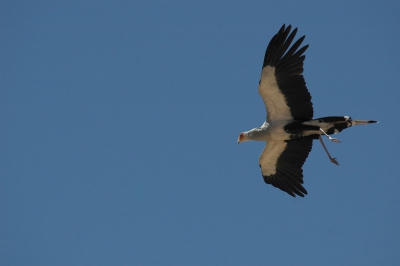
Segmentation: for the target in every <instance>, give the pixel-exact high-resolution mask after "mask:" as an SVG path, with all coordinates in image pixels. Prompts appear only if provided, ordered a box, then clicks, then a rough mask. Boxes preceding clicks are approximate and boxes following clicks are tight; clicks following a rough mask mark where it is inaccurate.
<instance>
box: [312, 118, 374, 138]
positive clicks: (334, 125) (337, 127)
mask: <svg viewBox="0 0 400 266" xmlns="http://www.w3.org/2000/svg"><path fill="white" fill-rule="evenodd" d="M311 123H312V124H316V125H317V126H320V127H321V128H322V129H323V130H324V131H325V132H326V133H327V134H336V133H339V132H341V131H342V130H344V129H346V128H349V127H351V126H354V125H367V124H372V123H378V121H375V120H353V119H351V117H349V116H327V117H321V118H318V119H314V120H312V121H311ZM311 123H310V124H311Z"/></svg>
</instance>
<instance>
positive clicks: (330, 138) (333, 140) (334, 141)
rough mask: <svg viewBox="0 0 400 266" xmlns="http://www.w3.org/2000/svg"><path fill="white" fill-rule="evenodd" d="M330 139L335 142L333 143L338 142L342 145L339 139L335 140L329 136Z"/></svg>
mask: <svg viewBox="0 0 400 266" xmlns="http://www.w3.org/2000/svg"><path fill="white" fill-rule="evenodd" d="M329 139H330V140H331V141H333V142H336V143H341V141H340V140H338V139H335V138H332V137H331V136H329Z"/></svg>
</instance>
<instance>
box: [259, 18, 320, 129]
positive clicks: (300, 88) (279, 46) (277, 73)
mask: <svg viewBox="0 0 400 266" xmlns="http://www.w3.org/2000/svg"><path fill="white" fill-rule="evenodd" d="M290 30H291V26H290V25H289V26H288V27H285V25H283V26H282V28H281V29H280V30H279V32H278V33H277V34H276V35H275V36H274V37H273V38H272V39H271V41H270V43H269V44H268V47H267V50H266V52H265V57H264V63H263V67H262V72H261V80H260V84H259V86H258V92H259V94H260V96H261V98H262V99H263V101H264V104H265V107H266V109H267V121H268V122H274V121H281V120H292V119H296V120H303V121H305V120H310V119H312V117H313V106H312V103H311V95H310V93H309V92H308V90H307V87H306V83H305V81H304V78H303V75H302V73H303V62H304V59H305V55H303V53H304V52H305V51H306V50H307V48H308V45H305V46H303V47H302V48H300V49H299V50H297V49H298V48H299V47H300V45H301V43H302V42H303V40H304V38H305V36H303V37H301V38H300V39H298V40H297V41H296V42H295V43H294V44H293V45H292V47H290V49H289V46H290V44H291V43H292V41H293V39H294V37H295V36H296V33H297V28H295V29H294V30H293V31H292V33H290ZM289 33H290V35H289Z"/></svg>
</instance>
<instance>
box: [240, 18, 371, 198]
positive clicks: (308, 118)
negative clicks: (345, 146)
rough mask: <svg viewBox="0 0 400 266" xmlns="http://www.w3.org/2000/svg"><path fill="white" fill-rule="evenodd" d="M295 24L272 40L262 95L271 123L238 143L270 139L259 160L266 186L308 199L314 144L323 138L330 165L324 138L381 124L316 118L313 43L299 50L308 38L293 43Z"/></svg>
mask: <svg viewBox="0 0 400 266" xmlns="http://www.w3.org/2000/svg"><path fill="white" fill-rule="evenodd" d="M291 28H292V27H291V25H289V26H287V27H286V26H285V24H284V25H283V26H282V27H281V28H280V30H279V32H278V33H277V34H276V35H275V36H274V37H273V38H272V39H271V41H270V42H269V44H268V47H267V50H266V52H265V57H264V62H263V66H262V72H261V79H260V82H259V85H258V93H259V94H260V96H261V98H262V100H263V101H264V104H265V107H266V109H267V118H266V121H265V122H264V123H263V124H262V126H261V127H257V128H253V129H251V130H249V131H245V132H242V133H240V135H239V138H238V140H237V142H238V144H239V143H241V142H244V141H248V140H258V141H266V145H265V147H264V150H263V152H262V153H261V155H260V158H259V165H260V168H261V174H262V176H263V178H264V181H265V183H267V184H271V185H273V186H274V187H276V188H279V189H281V190H282V191H285V192H286V193H288V194H289V195H291V196H293V197H295V196H296V195H298V196H301V197H304V195H306V194H307V190H306V189H305V188H304V187H303V185H302V184H303V170H302V166H303V164H304V162H305V161H306V159H307V156H308V154H309V153H310V151H311V148H312V144H313V140H314V139H319V140H320V141H321V144H322V146H323V148H324V150H325V151H326V153H327V155H328V157H329V159H330V161H331V162H332V163H334V164H337V165H338V162H337V160H336V158H332V157H331V155H330V154H329V152H328V150H327V149H326V146H325V144H324V142H323V140H322V138H321V135H325V136H327V137H328V138H329V139H330V140H331V141H333V142H340V141H339V140H338V139H336V138H332V137H331V136H330V134H336V133H339V132H341V131H342V130H344V129H346V128H348V127H351V126H354V125H366V124H371V123H377V121H374V120H353V119H351V118H350V117H349V116H328V117H321V118H316V119H313V114H314V110H313V104H312V102H311V95H310V93H309V91H308V89H307V87H306V82H305V81H304V77H303V75H302V73H303V62H304V59H305V55H304V52H305V51H306V50H307V48H308V45H304V46H303V47H301V48H299V47H300V46H301V44H302V42H303V40H304V38H305V36H303V37H301V38H299V39H298V40H297V41H296V42H295V43H294V44H293V45H291V44H292V41H293V40H294V38H295V36H296V33H297V28H295V29H294V30H293V31H291Z"/></svg>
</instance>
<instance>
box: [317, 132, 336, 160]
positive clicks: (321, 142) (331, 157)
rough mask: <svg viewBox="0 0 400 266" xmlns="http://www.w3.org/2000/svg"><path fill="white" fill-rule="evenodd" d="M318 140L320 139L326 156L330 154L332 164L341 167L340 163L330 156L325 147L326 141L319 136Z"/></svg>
mask: <svg viewBox="0 0 400 266" xmlns="http://www.w3.org/2000/svg"><path fill="white" fill-rule="evenodd" d="M318 138H319V140H320V141H321V144H322V147H323V148H324V150H325V152H326V154H328V157H329V160H330V161H331V162H332V163H334V164H336V165H339V163H338V161H337V160H336V158H332V156H331V155H330V154H329V152H328V149H327V148H326V147H325V144H324V141H323V140H322V138H321V136H320V135H319V136H318Z"/></svg>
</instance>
